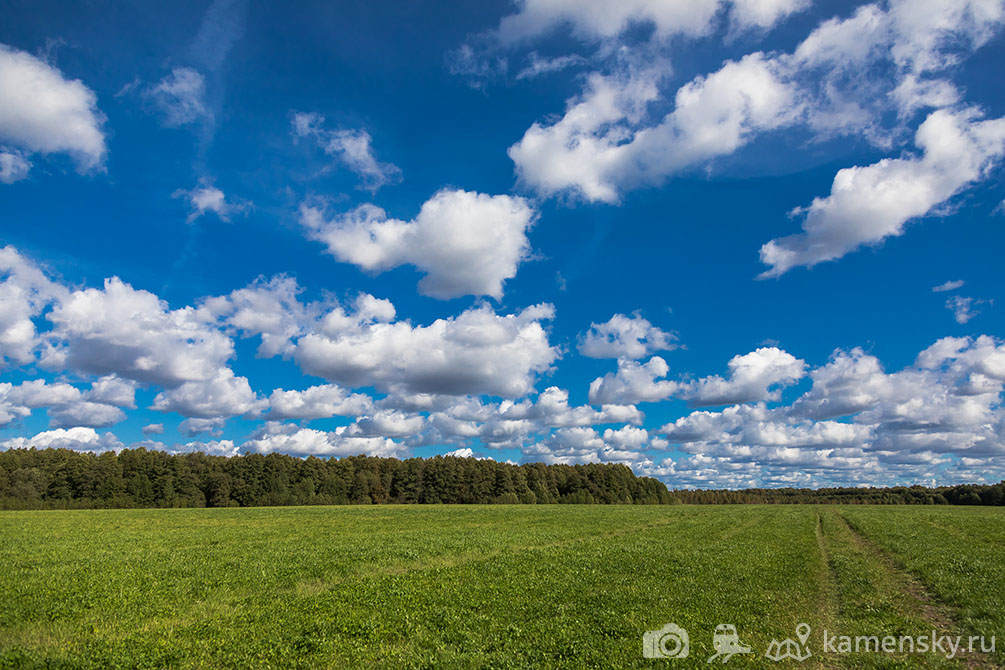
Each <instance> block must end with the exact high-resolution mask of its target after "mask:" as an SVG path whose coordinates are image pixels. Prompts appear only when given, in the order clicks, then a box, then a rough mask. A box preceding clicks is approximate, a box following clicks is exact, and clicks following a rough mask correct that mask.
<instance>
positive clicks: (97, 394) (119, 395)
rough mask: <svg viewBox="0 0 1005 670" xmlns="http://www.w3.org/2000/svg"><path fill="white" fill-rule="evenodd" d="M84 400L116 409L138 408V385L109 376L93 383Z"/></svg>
mask: <svg viewBox="0 0 1005 670" xmlns="http://www.w3.org/2000/svg"><path fill="white" fill-rule="evenodd" d="M83 397H84V399H85V400H89V401H91V402H100V403H104V404H106V405H114V406H115V407H128V408H129V409H135V408H136V385H135V384H133V383H132V382H130V381H127V380H125V379H120V378H118V377H116V376H115V375H107V376H105V377H101V378H100V379H96V380H95V381H94V382H92V383H91V388H90V390H88V391H87V392H85V393H84V396H83Z"/></svg>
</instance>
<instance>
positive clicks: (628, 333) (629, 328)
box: [578, 313, 678, 359]
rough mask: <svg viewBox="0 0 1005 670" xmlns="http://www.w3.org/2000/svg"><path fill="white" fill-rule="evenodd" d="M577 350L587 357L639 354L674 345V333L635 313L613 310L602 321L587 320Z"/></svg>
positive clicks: (631, 355) (640, 356) (663, 349)
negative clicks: (587, 326)
mask: <svg viewBox="0 0 1005 670" xmlns="http://www.w3.org/2000/svg"><path fill="white" fill-rule="evenodd" d="M578 346H579V353H580V354H582V355H583V356H587V357H589V358H632V359H637V358H643V357H645V356H648V355H650V354H653V353H655V352H657V351H667V350H670V349H676V348H677V346H678V345H677V336H676V335H675V334H673V333H668V332H665V331H663V330H660V329H659V328H657V327H656V326H654V325H653V324H651V323H649V321H647V320H646V319H644V318H642V316H641V315H639V314H638V313H636V314H633V315H632V316H630V317H628V316H625V315H624V314H615V315H614V316H612V317H611V318H610V319H609V320H608V321H607V322H606V323H600V324H598V323H591V324H590V329H589V330H587V331H586V333H584V334H583V335H580V337H579V344H578Z"/></svg>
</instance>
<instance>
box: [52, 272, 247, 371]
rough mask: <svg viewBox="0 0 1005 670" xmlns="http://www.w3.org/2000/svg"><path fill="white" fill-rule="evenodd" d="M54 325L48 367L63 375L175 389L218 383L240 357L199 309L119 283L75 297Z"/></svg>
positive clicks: (55, 313) (55, 314) (58, 309)
mask: <svg viewBox="0 0 1005 670" xmlns="http://www.w3.org/2000/svg"><path fill="white" fill-rule="evenodd" d="M48 318H49V320H50V321H51V322H52V323H53V329H52V331H51V332H50V333H49V337H50V339H51V340H52V341H53V342H54V343H55V344H53V346H51V348H50V349H49V351H48V352H47V353H46V354H45V356H44V359H43V363H45V364H46V365H47V366H49V367H52V368H57V369H65V368H67V367H69V368H71V369H74V370H78V371H81V372H86V373H93V374H99V375H106V374H116V375H118V376H119V377H122V378H125V379H130V380H133V381H137V382H140V383H141V384H159V385H162V386H168V387H173V386H177V385H179V384H182V383H184V382H189V381H208V380H210V379H213V378H214V377H216V376H217V373H218V371H220V370H221V369H222V368H224V367H225V362H226V361H227V359H229V358H230V357H231V356H232V355H233V353H234V347H233V343H232V342H231V340H230V338H229V337H227V336H226V335H224V334H223V333H221V332H220V331H219V330H218V329H217V328H216V327H215V326H213V325H211V324H208V323H206V321H205V319H203V318H202V317H201V316H200V314H199V313H198V312H197V310H195V309H194V308H192V307H184V308H181V309H177V310H171V309H170V308H169V307H168V305H167V304H166V303H165V302H164V301H163V300H161V299H159V298H158V297H157V296H156V295H154V294H153V293H150V292H148V291H144V290H138V289H134V288H133V287H132V286H130V285H129V284H127V283H125V282H123V281H122V280H121V279H119V278H117V277H112V278H110V279H106V280H105V283H104V288H102V289H94V288H90V289H81V290H77V291H74V292H73V293H71V294H70V295H69V296H67V297H66V298H65V299H64V300H63V301H62V302H60V303H59V304H57V305H56V306H55V307H53V308H52V310H51V311H50V313H49V315H48Z"/></svg>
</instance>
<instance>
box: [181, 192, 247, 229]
mask: <svg viewBox="0 0 1005 670" xmlns="http://www.w3.org/2000/svg"><path fill="white" fill-rule="evenodd" d="M171 197H172V198H183V199H185V200H186V201H187V202H188V205H189V214H188V219H187V221H188V222H189V223H193V222H194V221H195V220H196V219H198V218H199V217H201V216H202V215H203V214H205V213H206V212H213V213H214V214H216V215H217V217H219V218H220V220H221V221H230V217H231V216H233V215H235V214H243V213H244V212H247V211H248V209H249V208H250V206H251V205H250V203H247V202H244V201H233V200H232V201H229V202H228V201H227V197H226V196H225V195H224V193H223V191H221V190H220V189H218V188H217V187H216V186H213V185H212V184H208V183H204V184H202V185H200V186H197V187H196V188H193V189H190V190H185V189H178V190H177V191H175V192H174V193H172V194H171Z"/></svg>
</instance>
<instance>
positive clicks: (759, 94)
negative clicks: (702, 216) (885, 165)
mask: <svg viewBox="0 0 1005 670" xmlns="http://www.w3.org/2000/svg"><path fill="white" fill-rule="evenodd" d="M600 4H603V7H601V6H599V5H595V4H594V3H565V2H553V1H551V0H541V1H540V2H527V3H525V4H523V5H521V8H520V11H518V12H517V13H516V14H514V15H512V16H509V17H506V18H504V19H503V21H502V23H501V24H500V28H499V30H498V31H497V33H496V37H497V38H500V39H501V40H502V42H503V43H504V44H507V43H508V44H512V43H515V42H519V41H522V40H526V39H531V38H533V37H536V36H538V35H540V34H542V33H544V32H545V31H548V30H551V29H553V28H556V27H558V26H560V25H569V26H571V28H572V30H573V33H574V34H575V35H578V36H579V37H581V38H584V39H594V40H601V41H602V43H603V45H604V46H603V47H601V48H599V49H598V51H597V55H596V59H597V61H598V63H597V66H598V71H597V72H594V73H593V74H591V75H590V76H588V77H587V78H586V85H585V87H584V90H583V92H582V93H581V94H580V95H578V96H576V97H574V98H571V99H570V100H569V101H568V103H567V106H566V111H565V113H564V115H562V116H561V118H559V119H558V120H548V121H546V122H537V123H534V124H533V125H532V126H531V127H530V128H529V129H528V130H527V131H526V133H525V134H524V136H523V138H522V139H521V140H520V141H519V142H517V143H516V144H514V145H513V146H512V147H510V150H509V155H510V157H511V158H512V159H513V161H514V164H515V168H516V172H517V175H518V177H519V179H520V181H521V182H522V183H523V184H524V185H526V186H528V187H529V188H532V189H533V190H535V191H536V192H537V193H539V194H540V195H544V196H552V195H562V194H571V195H573V196H576V197H579V198H582V199H584V200H587V201H590V202H597V201H599V202H607V203H616V202H618V201H619V200H620V197H621V195H622V193H623V192H625V191H626V190H629V189H633V188H639V187H642V186H651V185H654V184H659V183H661V182H662V181H663V180H665V179H666V178H668V177H671V176H673V175H675V174H678V173H680V172H682V171H685V170H688V169H693V168H694V167H696V166H700V165H705V164H708V163H709V161H711V160H713V159H715V158H716V157H719V156H726V155H730V154H733V153H735V152H736V151H737V150H738V149H740V148H741V147H743V146H744V145H746V144H747V143H749V142H750V141H751V140H752V139H753V138H755V137H756V136H758V135H760V134H762V133H765V132H769V131H773V130H777V129H780V128H783V127H789V126H792V125H795V124H800V125H803V126H805V127H808V128H809V129H810V130H812V131H813V132H814V133H816V135H817V136H818V137H819V138H822V139H827V138H830V137H834V136H836V135H856V136H861V137H864V138H866V139H867V140H868V141H870V142H872V143H873V144H876V145H877V146H882V147H886V148H889V147H891V146H893V145H894V144H895V143H897V142H898V141H899V140H900V138H901V137H902V135H903V130H904V128H905V127H906V124H907V123H908V122H909V121H910V120H911V119H912V117H913V115H914V114H915V113H916V112H918V111H921V110H924V109H938V108H949V107H952V106H954V105H957V104H958V103H959V101H960V92H959V90H958V88H957V87H956V86H955V85H954V84H953V82H952V81H950V80H949V79H947V78H946V77H947V76H948V73H949V72H950V70H951V68H953V67H954V66H956V65H958V64H959V63H960V62H961V61H962V60H963V59H965V58H966V57H968V56H969V55H970V53H972V52H973V51H974V50H976V49H978V48H980V47H981V46H982V45H984V44H986V43H987V42H988V41H989V40H990V39H991V38H992V37H993V36H994V35H995V34H997V33H998V32H999V31H1000V29H1001V27H1002V25H1003V21H1005V9H1003V8H1002V6H1001V3H998V2H981V1H979V0H974V1H971V0H958V1H954V2H942V3H935V2H932V3H929V4H928V5H925V6H923V7H921V6H919V5H918V4H917V2H907V1H906V0H894V1H892V2H890V3H889V4H888V5H887V6H885V7H881V6H880V5H878V4H869V5H865V6H862V7H859V8H857V9H856V10H855V11H854V12H853V13H852V15H851V16H848V17H837V18H834V19H831V20H828V21H824V22H823V23H821V24H820V25H819V26H818V27H817V28H816V29H815V30H814V31H812V32H811V34H810V35H809V36H808V37H807V38H806V39H805V40H803V42H801V43H800V44H799V45H798V46H797V48H796V49H795V50H794V51H792V52H791V53H774V54H764V53H760V52H755V53H751V54H748V55H746V56H744V57H742V58H740V59H738V60H735V61H728V62H726V63H725V64H724V65H723V66H722V67H721V68H720V69H719V70H718V71H716V72H712V73H709V74H707V75H704V76H698V77H696V78H694V79H693V80H692V81H691V82H689V83H687V84H685V85H684V86H682V87H681V88H679V89H678V90H677V91H676V93H675V94H673V95H667V94H666V93H665V92H664V91H662V90H661V87H662V86H663V79H664V78H665V77H666V74H667V73H668V72H669V66H668V65H667V63H666V62H661V61H665V56H664V54H666V53H667V47H666V44H668V42H667V41H666V39H665V38H666V37H667V36H669V35H673V34H678V35H689V36H692V37H695V36H701V35H704V34H706V33H707V32H708V31H709V30H710V29H711V28H712V27H713V26H714V25H716V24H715V20H714V17H715V16H716V15H717V12H719V9H720V7H719V4H718V3H716V2H703V3H700V6H696V5H695V4H694V3H682V4H679V5H678V4H677V3H650V2H647V1H646V0H641V1H640V2H636V3H632V2H628V3H617V6H616V7H615V6H614V5H610V4H609V3H600ZM808 4H809V3H807V2H802V1H788V0H777V1H776V0H749V1H748V0H743V1H738V2H733V3H724V4H723V7H726V6H728V7H729V12H728V16H729V20H730V23H731V25H732V29H733V30H734V31H736V30H743V29H748V28H756V29H763V28H767V27H770V26H772V25H775V23H777V21H778V20H780V19H782V18H784V17H785V16H788V15H790V14H792V13H793V12H796V11H799V10H801V9H803V8H805V7H806V6H808ZM677 12H685V13H686V14H687V19H686V20H680V19H678V18H676V13H677ZM718 15H720V16H723V15H724V14H723V13H721V12H720V13H719V14H718ZM671 17H675V18H671ZM633 23H648V24H651V25H653V26H654V28H655V32H654V34H653V37H652V39H651V40H650V41H649V42H648V43H647V44H645V45H643V47H644V50H647V51H648V52H651V54H652V55H651V56H650V57H647V58H644V59H636V60H634V61H633V60H631V59H626V58H625V57H624V54H625V53H626V49H625V48H618V47H624V46H625V45H626V42H625V41H624V39H622V38H619V37H618V35H620V34H621V33H622V31H623V30H624V29H625V28H626V27H627V26H629V25H631V24H633ZM625 39H627V38H625ZM468 48H469V50H470V49H471V47H470V46H469V47H468ZM633 48H638V45H634V44H633ZM671 97H672V98H673V102H674V106H673V110H672V111H671V112H670V113H669V114H667V115H666V116H664V117H663V118H662V119H661V120H660V119H654V118H652V117H653V115H654V114H655V112H656V110H658V109H661V108H662V107H665V106H666V101H668V100H669V98H671Z"/></svg>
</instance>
